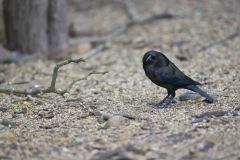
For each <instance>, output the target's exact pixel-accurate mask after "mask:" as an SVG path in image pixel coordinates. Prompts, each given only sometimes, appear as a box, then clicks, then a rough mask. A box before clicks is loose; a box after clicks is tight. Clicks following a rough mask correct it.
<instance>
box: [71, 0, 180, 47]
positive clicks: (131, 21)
mask: <svg viewBox="0 0 240 160" xmlns="http://www.w3.org/2000/svg"><path fill="white" fill-rule="evenodd" d="M119 3H122V4H123V7H124V10H125V13H126V15H127V16H128V21H127V22H126V23H125V24H123V25H122V26H121V27H120V28H118V29H117V30H115V31H113V32H112V33H110V34H109V35H106V36H103V37H84V38H77V39H74V40H72V42H71V43H70V44H71V45H75V44H77V43H79V42H89V43H102V44H105V43H106V42H111V41H112V40H113V38H114V37H116V36H118V35H120V34H123V33H125V32H126V31H127V30H128V28H129V27H131V26H133V25H142V24H145V23H150V22H152V21H155V20H160V19H173V18H176V17H178V16H177V15H174V14H171V13H167V12H165V13H160V14H155V15H152V16H149V17H147V18H144V19H138V18H136V17H135V15H134V14H133V11H132V8H131V7H130V4H129V0H124V1H122V2H119Z"/></svg>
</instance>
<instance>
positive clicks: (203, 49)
mask: <svg viewBox="0 0 240 160" xmlns="http://www.w3.org/2000/svg"><path fill="white" fill-rule="evenodd" d="M238 35H239V30H238V29H237V30H236V31H234V32H233V33H231V34H229V35H227V36H226V37H224V38H222V39H219V40H216V41H213V42H210V43H209V44H207V45H206V46H203V47H201V48H200V49H199V50H198V51H197V52H202V51H205V50H207V49H209V48H211V47H213V46H215V45H218V44H221V43H224V42H226V41H228V40H231V39H234V38H235V37H237V36H238Z"/></svg>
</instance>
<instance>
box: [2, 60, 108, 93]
mask: <svg viewBox="0 0 240 160" xmlns="http://www.w3.org/2000/svg"><path fill="white" fill-rule="evenodd" d="M79 62H85V60H84V59H83V58H78V59H68V60H64V61H61V62H59V63H57V64H56V65H55V67H54V69H53V74H52V81H51V85H50V86H49V87H48V88H43V87H39V86H36V87H33V88H30V89H27V90H15V89H14V88H10V89H4V88H0V93H5V94H16V95H32V96H33V95H37V94H39V93H42V94H44V93H56V94H59V95H62V96H63V95H64V94H65V93H67V92H69V90H70V89H71V88H72V87H73V85H74V84H75V83H76V82H78V81H81V80H86V79H87V78H88V77H89V76H90V75H92V74H105V73H107V72H95V71H93V72H90V73H89V74H88V75H87V76H85V77H83V78H79V79H76V80H74V81H72V83H70V84H69V85H68V86H67V87H66V88H65V89H64V90H60V89H57V88H56V80H57V77H58V70H59V69H60V68H61V67H63V66H65V65H67V64H69V63H79Z"/></svg>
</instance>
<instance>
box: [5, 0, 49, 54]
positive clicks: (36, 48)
mask: <svg viewBox="0 0 240 160" xmlns="http://www.w3.org/2000/svg"><path fill="white" fill-rule="evenodd" d="M47 6H48V0H4V1H3V13H4V23H5V32H6V42H7V47H8V48H9V49H10V50H18V51H20V52H23V53H46V52H47V50H48V42H47V41H46V40H47V21H46V18H45V17H47Z"/></svg>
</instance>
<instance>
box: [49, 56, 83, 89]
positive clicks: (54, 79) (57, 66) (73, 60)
mask: <svg viewBox="0 0 240 160" xmlns="http://www.w3.org/2000/svg"><path fill="white" fill-rule="evenodd" d="M84 61H85V60H84V59H82V58H79V59H68V60H64V61H61V62H58V63H57V64H56V66H55V67H54V69H53V75H52V81H51V86H50V88H49V89H55V85H56V79H57V74H58V70H59V68H61V67H62V66H65V65H67V64H69V63H79V62H84Z"/></svg>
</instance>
